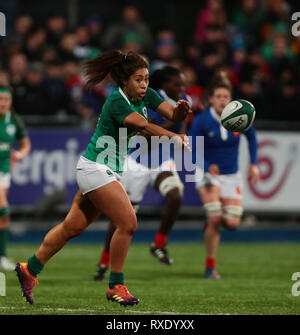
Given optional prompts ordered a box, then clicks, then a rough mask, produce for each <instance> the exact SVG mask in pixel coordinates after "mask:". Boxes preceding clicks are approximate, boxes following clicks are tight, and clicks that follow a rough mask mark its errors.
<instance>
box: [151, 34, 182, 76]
mask: <svg viewBox="0 0 300 335" xmlns="http://www.w3.org/2000/svg"><path fill="white" fill-rule="evenodd" d="M176 56H177V45H176V40H175V33H174V31H173V30H171V29H163V30H160V31H159V32H158V34H157V42H156V53H155V57H154V59H153V60H152V62H151V72H154V71H156V70H159V69H162V68H163V67H165V66H166V65H168V64H169V62H170V61H171V60H173V59H174V58H176Z"/></svg>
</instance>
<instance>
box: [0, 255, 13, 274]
mask: <svg viewBox="0 0 300 335" xmlns="http://www.w3.org/2000/svg"><path fill="white" fill-rule="evenodd" d="M15 267H16V265H15V264H14V263H12V262H11V261H10V260H9V259H8V258H7V257H5V256H1V257H0V270H3V271H14V269H15Z"/></svg>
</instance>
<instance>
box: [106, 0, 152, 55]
mask: <svg viewBox="0 0 300 335" xmlns="http://www.w3.org/2000/svg"><path fill="white" fill-rule="evenodd" d="M128 33H135V34H136V35H138V36H139V39H140V41H141V43H142V45H141V48H142V50H143V52H144V53H146V54H147V53H151V52H152V48H153V45H154V43H153V37H152V33H151V30H150V29H149V27H148V25H147V24H146V23H145V22H144V21H143V20H142V18H141V14H140V11H139V10H138V8H137V7H135V6H132V5H128V6H125V7H124V8H123V11H122V20H121V22H119V23H114V24H112V25H110V26H109V27H108V28H107V30H106V32H105V34H104V36H103V40H102V43H103V46H104V47H105V48H106V49H120V48H122V45H123V42H124V36H126V35H127V34H128Z"/></svg>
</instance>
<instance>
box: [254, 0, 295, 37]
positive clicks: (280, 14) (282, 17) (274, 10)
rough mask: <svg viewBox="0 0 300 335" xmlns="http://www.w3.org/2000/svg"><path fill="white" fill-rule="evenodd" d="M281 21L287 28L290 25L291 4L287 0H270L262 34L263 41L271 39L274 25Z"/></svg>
mask: <svg viewBox="0 0 300 335" xmlns="http://www.w3.org/2000/svg"><path fill="white" fill-rule="evenodd" d="M278 22H280V23H281V24H284V25H285V26H286V28H289V26H290V6H289V4H288V3H287V1H285V0H268V1H267V8H266V13H265V15H264V23H263V25H262V27H261V31H260V36H261V39H262V40H263V41H267V40H268V39H270V37H271V35H272V32H273V29H274V26H275V25H276V24H278Z"/></svg>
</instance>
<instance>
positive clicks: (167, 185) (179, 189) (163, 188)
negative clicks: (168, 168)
mask: <svg viewBox="0 0 300 335" xmlns="http://www.w3.org/2000/svg"><path fill="white" fill-rule="evenodd" d="M183 189H184V186H183V183H182V181H181V180H180V178H179V177H178V175H177V174H176V175H172V176H169V177H167V178H165V179H164V180H163V181H162V182H161V183H160V184H159V187H158V190H159V192H160V194H161V195H162V196H164V197H167V196H168V195H169V193H171V192H172V191H174V192H172V193H178V197H180V198H182V195H183ZM171 196H172V195H171ZM180 201H181V199H180Z"/></svg>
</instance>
